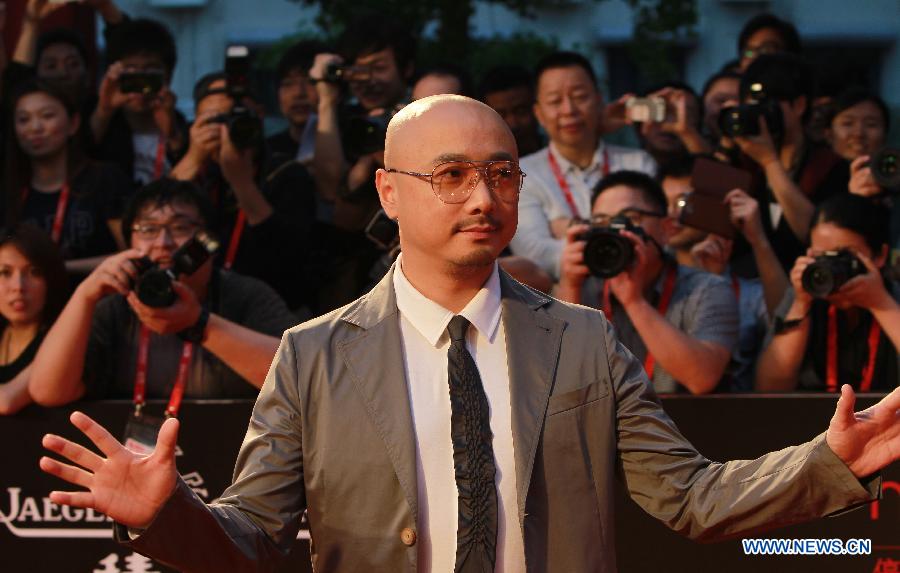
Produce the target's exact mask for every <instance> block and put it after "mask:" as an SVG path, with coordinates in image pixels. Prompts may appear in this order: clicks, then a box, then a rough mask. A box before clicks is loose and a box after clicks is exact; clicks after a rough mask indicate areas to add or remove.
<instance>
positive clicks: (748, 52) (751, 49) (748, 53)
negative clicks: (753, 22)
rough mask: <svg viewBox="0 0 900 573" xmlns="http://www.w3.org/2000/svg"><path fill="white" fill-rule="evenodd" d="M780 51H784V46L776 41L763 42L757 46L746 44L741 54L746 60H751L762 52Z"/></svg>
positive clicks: (775, 52)
mask: <svg viewBox="0 0 900 573" xmlns="http://www.w3.org/2000/svg"><path fill="white" fill-rule="evenodd" d="M782 51H784V48H783V47H782V46H781V44H780V43H778V42H763V43H762V44H759V45H758V46H747V47H746V48H745V49H744V52H743V56H744V57H745V58H747V59H748V60H752V59H755V58H756V57H757V56H761V55H763V54H777V53H779V52H782Z"/></svg>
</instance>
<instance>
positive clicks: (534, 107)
mask: <svg viewBox="0 0 900 573" xmlns="http://www.w3.org/2000/svg"><path fill="white" fill-rule="evenodd" d="M536 97H537V96H535V98H536ZM531 109H532V110H533V111H534V117H535V118H536V119H537V120H538V123H539V124H541V127H543V128H544V129H545V130H546V129H547V124H546V123H545V122H544V114H543V112H542V111H541V105H540V104H539V103H538V102H537V99H535V101H534V104H532V106H531Z"/></svg>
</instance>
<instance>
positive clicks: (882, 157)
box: [869, 148, 900, 191]
mask: <svg viewBox="0 0 900 573" xmlns="http://www.w3.org/2000/svg"><path fill="white" fill-rule="evenodd" d="M869 168H870V169H871V170H872V178H873V179H875V182H876V183H878V185H880V186H881V187H883V188H884V189H886V190H889V191H900V149H891V148H884V149H882V150H881V151H879V152H878V153H876V154H875V155H873V156H872V159H870V160H869Z"/></svg>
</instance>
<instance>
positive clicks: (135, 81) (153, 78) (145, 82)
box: [119, 70, 165, 96]
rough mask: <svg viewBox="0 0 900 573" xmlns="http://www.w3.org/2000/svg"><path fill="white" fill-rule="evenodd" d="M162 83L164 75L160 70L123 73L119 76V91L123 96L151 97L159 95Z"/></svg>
mask: <svg viewBox="0 0 900 573" xmlns="http://www.w3.org/2000/svg"><path fill="white" fill-rule="evenodd" d="M163 83H165V74H164V73H163V72H162V71H161V70H150V71H144V72H129V71H125V72H122V73H121V75H119V91H120V92H122V93H123V94H141V95H145V96H149V95H153V94H155V93H159V90H161V89H162V87H163Z"/></svg>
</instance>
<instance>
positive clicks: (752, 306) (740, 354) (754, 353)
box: [727, 277, 769, 392]
mask: <svg viewBox="0 0 900 573" xmlns="http://www.w3.org/2000/svg"><path fill="white" fill-rule="evenodd" d="M735 281H736V284H737V287H736V290H737V291H738V292H737V294H738V309H739V312H740V330H739V332H740V334H739V335H738V342H737V345H736V346H735V348H734V352H733V353H732V355H731V365H730V366H729V368H728V374H729V377H730V380H729V385H728V388H727V390H730V391H732V392H751V391H753V376H754V372H755V367H756V359H757V358H758V357H759V353H760V351H761V350H762V348H763V346H762V343H763V340H764V339H765V337H766V329H767V328H768V326H769V312H768V309H766V300H765V296H764V292H763V286H762V281H760V280H759V279H743V278H739V277H735V278H734V279H732V288H733V289H734V288H735V286H734V285H735Z"/></svg>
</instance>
